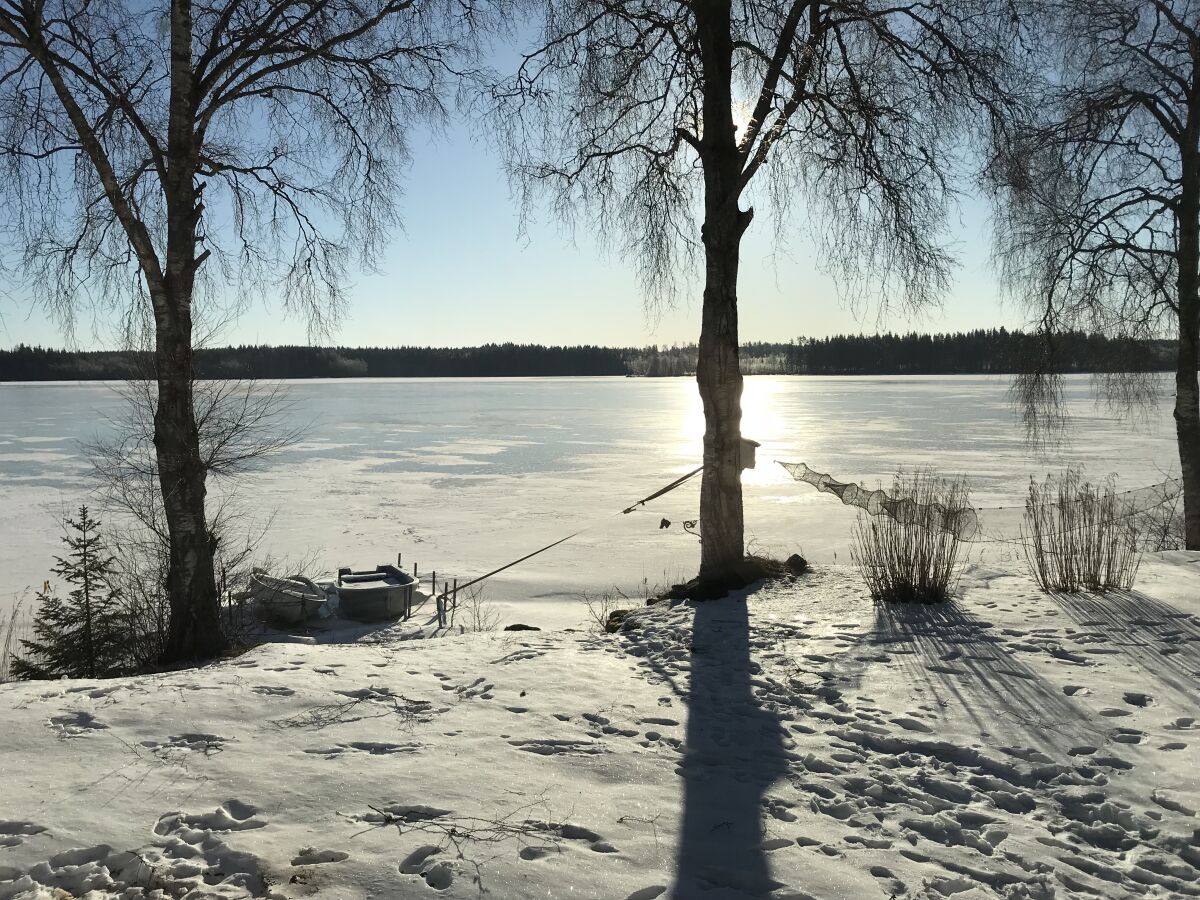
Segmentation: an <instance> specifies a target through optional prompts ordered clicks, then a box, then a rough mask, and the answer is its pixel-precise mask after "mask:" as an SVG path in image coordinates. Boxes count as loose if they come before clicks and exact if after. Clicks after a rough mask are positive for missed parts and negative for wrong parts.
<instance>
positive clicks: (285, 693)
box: [250, 684, 296, 697]
mask: <svg viewBox="0 0 1200 900" xmlns="http://www.w3.org/2000/svg"><path fill="white" fill-rule="evenodd" d="M250 690H251V691H253V692H254V693H256V694H262V695H264V696H267V697H290V696H292V695H293V694H295V693H296V692H295V691H294V690H292V689H291V688H290V687H283V686H282V685H271V684H260V685H256V686H255V687H252V688H250Z"/></svg>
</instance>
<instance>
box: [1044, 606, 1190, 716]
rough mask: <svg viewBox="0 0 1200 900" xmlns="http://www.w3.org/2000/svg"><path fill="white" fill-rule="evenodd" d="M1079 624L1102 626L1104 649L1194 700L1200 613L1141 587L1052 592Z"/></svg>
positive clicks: (1094, 627) (1095, 627)
mask: <svg viewBox="0 0 1200 900" xmlns="http://www.w3.org/2000/svg"><path fill="white" fill-rule="evenodd" d="M1050 596H1051V598H1052V599H1053V601H1054V602H1055V603H1056V604H1057V605H1058V606H1059V607H1060V608H1062V609H1063V611H1064V612H1066V613H1067V615H1069V616H1070V617H1071V618H1072V619H1074V620H1075V622H1076V624H1078V625H1079V626H1080V627H1081V628H1086V629H1089V630H1094V629H1100V630H1101V631H1102V632H1103V635H1102V636H1103V639H1104V644H1105V645H1108V646H1107V647H1101V648H1100V649H1117V650H1118V651H1119V653H1120V655H1122V656H1124V657H1126V658H1127V659H1129V660H1130V661H1132V662H1133V663H1134V664H1135V665H1137V666H1139V667H1140V668H1142V669H1145V670H1146V672H1147V673H1149V674H1150V675H1151V676H1152V677H1153V678H1154V680H1156V681H1157V682H1159V683H1160V684H1162V685H1164V686H1165V687H1167V688H1168V689H1170V690H1172V691H1174V692H1176V693H1178V694H1181V695H1183V696H1184V697H1185V698H1188V699H1189V700H1191V701H1193V702H1194V700H1195V697H1196V695H1197V692H1200V617H1198V616H1196V615H1194V614H1192V613H1189V612H1185V611H1183V610H1181V609H1179V608H1178V607H1175V606H1172V605H1171V604H1170V603H1165V602H1163V601H1162V600H1155V599H1154V598H1153V597H1147V596H1146V595H1145V594H1140V593H1138V592H1137V591H1108V592H1107V593H1104V594H1051V595H1050Z"/></svg>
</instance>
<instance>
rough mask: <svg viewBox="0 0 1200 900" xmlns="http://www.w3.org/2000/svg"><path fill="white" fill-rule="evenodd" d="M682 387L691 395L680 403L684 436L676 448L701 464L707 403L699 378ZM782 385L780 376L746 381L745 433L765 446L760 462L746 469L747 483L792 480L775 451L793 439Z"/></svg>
mask: <svg viewBox="0 0 1200 900" xmlns="http://www.w3.org/2000/svg"><path fill="white" fill-rule="evenodd" d="M679 387H680V389H681V390H682V391H683V392H684V394H685V396H686V398H687V399H686V402H685V403H681V404H680V406H681V408H682V410H683V419H682V421H681V422H680V424H679V426H678V429H677V430H676V433H677V434H678V435H679V437H680V443H679V445H678V447H677V450H676V452H677V453H678V455H679V456H681V457H683V458H685V459H687V460H689V461H690V460H693V459H694V460H695V461H696V462H695V463H694V464H693V465H698V464H699V463H700V461H701V460H702V459H703V456H704V406H703V404H701V402H700V394H699V392H698V390H697V388H696V383H695V381H693V380H692V379H690V378H689V379H687V380H686V382H682V383H681V384H680V386H679ZM782 389H783V383H782V382H781V380H780V379H778V378H773V377H768V376H756V377H753V378H747V379H746V381H745V387H744V389H743V391H742V434H743V435H745V436H746V437H748V438H751V439H753V440H756V441H758V442H759V443H760V444H761V445H762V446H761V447H760V448H759V450H758V464H757V466H756V467H755V468H753V469H747V470H746V471H745V472H743V473H742V483H743V484H768V483H775V482H779V481H781V480H790V479H788V478H787V477H786V473H784V471H783V470H782V469H781V468H779V467H778V466H776V465H775V464H774V462H773V458H774V457H773V456H772V455H771V454H772V453H774V452H776V449H777V448H778V447H779V446H780V445H781V444H788V443H790V440H789V438H790V436H789V435H788V434H787V433H786V430H785V427H784V420H783V415H782V414H781V412H780V409H779V403H778V401H779V400H780V393H781V391H782ZM781 476H784V477H783V478H781Z"/></svg>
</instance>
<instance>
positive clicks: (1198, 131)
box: [991, 0, 1200, 550]
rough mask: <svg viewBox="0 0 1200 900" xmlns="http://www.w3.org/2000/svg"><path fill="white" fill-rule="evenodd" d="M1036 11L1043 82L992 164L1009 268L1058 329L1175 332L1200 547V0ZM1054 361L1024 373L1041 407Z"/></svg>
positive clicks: (1179, 412) (1062, 4)
mask: <svg viewBox="0 0 1200 900" xmlns="http://www.w3.org/2000/svg"><path fill="white" fill-rule="evenodd" d="M1027 7H1028V9H1027V16H1028V18H1027V21H1028V22H1029V23H1030V24H1031V25H1034V26H1036V27H1035V28H1034V29H1033V30H1032V33H1033V34H1035V35H1036V36H1037V38H1038V50H1039V51H1040V52H1039V53H1038V55H1037V56H1036V57H1035V66H1036V67H1037V68H1038V70H1039V73H1040V75H1041V77H1042V83H1041V87H1040V90H1039V91H1038V94H1039V95H1040V96H1039V97H1038V103H1037V104H1035V105H1034V106H1033V107H1032V108H1033V109H1034V110H1036V112H1037V115H1035V116H1034V117H1033V118H1032V119H1029V120H1027V121H1025V122H1023V123H1022V124H1021V125H1020V127H1017V128H1015V129H1013V130H1012V131H1011V132H1010V133H1009V134H1008V135H1007V136H1006V138H1007V139H1006V141H1005V142H1004V145H1003V146H1002V147H1001V148H1000V152H998V153H997V155H996V157H995V159H994V161H993V165H992V167H991V176H992V178H993V179H994V181H993V184H994V187H995V193H996V197H997V199H998V200H999V201H1000V203H999V210H1000V215H999V218H998V228H997V232H996V233H997V239H998V241H997V252H998V258H999V260H1000V262H1001V268H1002V271H1003V273H1004V275H1005V276H1006V279H1007V281H1008V283H1009V284H1010V285H1011V286H1012V288H1013V289H1014V290H1015V291H1016V293H1017V294H1018V296H1020V297H1021V298H1023V299H1024V300H1025V301H1026V302H1027V304H1028V305H1029V307H1030V308H1031V309H1032V310H1034V312H1035V314H1036V315H1037V316H1038V317H1039V320H1040V326H1041V330H1042V331H1043V332H1044V333H1045V334H1046V335H1047V336H1048V337H1050V339H1051V340H1052V337H1051V336H1052V335H1053V333H1054V332H1055V331H1058V330H1062V329H1067V328H1075V327H1083V328H1088V329H1091V330H1096V331H1103V332H1107V333H1110V334H1119V335H1128V336H1134V337H1161V336H1167V335H1169V336H1173V337H1174V338H1175V340H1176V344H1177V351H1176V370H1175V409H1174V415H1175V426H1176V434H1177V440H1178V445H1179V460H1180V463H1181V467H1182V476H1183V497H1184V533H1185V542H1186V544H1187V547H1188V548H1189V549H1192V550H1200V386H1198V384H1197V365H1198V363H1200V294H1198V290H1200V3H1196V2H1194V0H1148V2H1137V0H1099V2H1093V0H1088V2H1083V0H1039V2H1032V3H1029V4H1027ZM1054 373H1055V366H1054V358H1053V344H1052V343H1051V344H1049V345H1048V350H1047V354H1046V357H1045V358H1044V360H1042V365H1040V366H1037V367H1035V368H1033V369H1032V370H1031V371H1030V372H1028V373H1027V374H1026V375H1024V376H1023V378H1022V380H1021V382H1020V389H1021V393H1022V396H1023V399H1024V400H1025V401H1026V404H1027V406H1028V408H1029V411H1030V415H1031V416H1033V417H1035V418H1036V417H1037V416H1038V414H1039V413H1040V412H1042V411H1045V410H1047V409H1049V410H1050V411H1051V412H1052V413H1053V412H1054V401H1055V398H1056V396H1057V391H1056V387H1055V374H1054ZM1128 386H1129V379H1128V378H1115V379H1112V380H1110V381H1109V382H1108V384H1107V385H1106V387H1107V388H1108V392H1109V393H1110V395H1111V394H1112V393H1113V391H1114V390H1116V391H1117V392H1124V391H1126V389H1127V388H1128ZM1117 399H1118V400H1129V399H1133V400H1137V399H1139V398H1138V397H1137V396H1136V395H1134V396H1132V397H1131V395H1130V394H1128V393H1123V394H1121V393H1118V396H1117Z"/></svg>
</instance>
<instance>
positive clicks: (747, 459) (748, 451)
mask: <svg viewBox="0 0 1200 900" xmlns="http://www.w3.org/2000/svg"><path fill="white" fill-rule="evenodd" d="M761 446H762V445H761V444H760V443H759V442H758V441H752V440H750V438H742V446H741V462H742V468H743V469H753V468H754V451H755V449H757V448H758V447H761Z"/></svg>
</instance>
